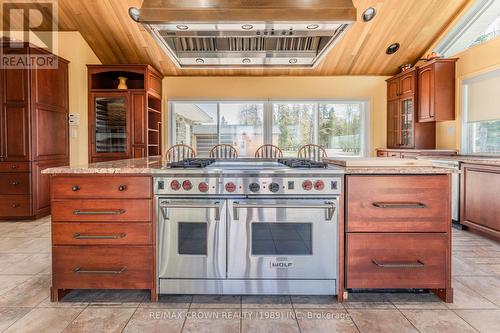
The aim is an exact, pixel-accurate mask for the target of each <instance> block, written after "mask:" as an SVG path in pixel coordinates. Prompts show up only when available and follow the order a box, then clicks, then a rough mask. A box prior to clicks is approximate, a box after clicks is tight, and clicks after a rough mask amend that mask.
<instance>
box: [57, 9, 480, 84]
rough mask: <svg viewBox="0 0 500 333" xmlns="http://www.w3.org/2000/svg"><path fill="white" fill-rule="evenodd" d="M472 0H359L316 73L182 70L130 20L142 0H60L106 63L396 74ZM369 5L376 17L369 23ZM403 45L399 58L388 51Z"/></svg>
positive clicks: (169, 70)
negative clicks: (346, 28)
mask: <svg viewBox="0 0 500 333" xmlns="http://www.w3.org/2000/svg"><path fill="white" fill-rule="evenodd" d="M470 1H471V0H418V1H413V0H353V3H354V5H355V7H356V8H357V10H358V21H357V22H356V23H355V24H354V25H353V27H352V28H351V29H350V30H349V31H348V33H347V34H346V36H345V37H344V38H343V39H342V40H341V41H340V42H339V43H338V44H337V45H336V46H335V47H334V48H333V50H331V52H330V53H329V54H328V55H327V56H326V57H325V58H324V59H323V61H322V62H321V63H320V64H319V65H318V66H317V67H316V68H314V69H290V70H283V69H243V70H241V69H238V70H234V69H213V70H198V69H195V70H194V69H184V70H181V69H178V68H177V67H176V66H175V64H174V63H173V62H172V61H171V60H170V58H169V57H168V56H167V55H166V54H165V53H164V52H163V50H162V49H161V48H160V47H159V46H158V45H157V44H156V42H155V41H154V40H153V38H152V37H151V36H150V35H149V33H148V32H147V31H145V30H144V28H143V27H142V26H141V25H140V24H137V23H135V22H134V21H132V19H130V17H129V16H128V8H129V7H132V6H134V7H138V8H140V7H141V4H142V0H78V1H76V0H59V26H60V29H61V30H70V31H71V30H78V31H80V33H81V34H82V36H83V37H84V38H85V40H86V41H87V42H88V43H89V45H90V47H91V48H92V49H93V50H94V52H95V53H96V55H97V56H98V57H99V59H100V60H101V62H102V63H105V64H124V63H148V64H152V65H153V66H154V67H156V68H157V69H159V70H160V71H161V72H162V73H163V74H164V75H392V74H394V73H397V72H398V67H399V66H400V65H401V64H405V63H415V62H416V61H417V60H418V58H420V57H421V56H423V53H424V52H425V51H426V50H427V49H428V48H429V47H430V46H431V45H432V44H433V42H435V40H436V39H437V38H438V37H439V35H440V34H441V33H442V32H443V30H444V29H446V28H447V27H448V25H449V24H450V23H451V21H452V20H453V19H454V18H455V17H456V16H457V15H459V14H460V12H461V11H462V10H463V9H464V8H465V6H467V5H468V3H469V2H470ZM368 7H374V8H376V10H377V15H376V17H375V18H374V19H373V20H372V21H370V22H368V23H365V22H363V21H362V20H361V19H360V17H361V14H362V13H363V11H364V10H365V9H366V8H368ZM394 42H399V43H400V44H401V48H400V50H399V51H398V52H397V53H396V54H394V55H386V54H385V50H386V48H387V47H388V46H389V45H390V44H391V43H394Z"/></svg>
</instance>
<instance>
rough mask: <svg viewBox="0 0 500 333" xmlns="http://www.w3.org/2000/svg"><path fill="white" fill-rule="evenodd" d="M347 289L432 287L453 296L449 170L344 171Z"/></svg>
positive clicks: (449, 298)
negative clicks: (412, 171)
mask: <svg viewBox="0 0 500 333" xmlns="http://www.w3.org/2000/svg"><path fill="white" fill-rule="evenodd" d="M345 184H346V194H345V196H346V203H345V210H346V213H345V216H346V218H345V227H346V235H345V252H346V253H345V286H346V288H347V289H430V290H432V291H433V292H434V293H435V294H436V295H438V296H439V297H440V298H441V299H442V300H444V301H446V302H448V303H450V302H452V301H453V289H452V287H451V204H450V197H451V177H450V175H449V174H425V175H424V174H398V175H396V174H392V175H370V174H366V175H365V174H362V175H347V176H346V182H345Z"/></svg>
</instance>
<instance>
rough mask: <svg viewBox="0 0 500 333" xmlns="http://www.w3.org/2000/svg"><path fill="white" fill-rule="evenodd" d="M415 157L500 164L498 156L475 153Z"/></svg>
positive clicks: (419, 157)
mask: <svg viewBox="0 0 500 333" xmlns="http://www.w3.org/2000/svg"><path fill="white" fill-rule="evenodd" d="M417 159H422V160H435V161H457V162H461V163H473V164H488V165H500V156H475V155H455V156H432V155H429V156H426V155H420V156H417Z"/></svg>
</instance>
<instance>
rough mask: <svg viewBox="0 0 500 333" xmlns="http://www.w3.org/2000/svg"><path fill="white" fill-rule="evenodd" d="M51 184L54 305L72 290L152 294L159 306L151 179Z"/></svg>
mask: <svg viewBox="0 0 500 333" xmlns="http://www.w3.org/2000/svg"><path fill="white" fill-rule="evenodd" d="M51 182H52V187H53V189H54V191H53V192H52V288H51V299H52V300H53V301H58V300H59V299H60V298H61V297H62V296H64V294H65V293H67V292H68V291H69V290H71V289H149V290H150V292H151V298H152V300H156V299H157V295H156V281H155V231H154V230H155V227H154V223H153V199H152V197H153V194H152V190H151V189H152V178H151V176H111V175H106V176H98V175H90V176H81V175H78V176H70V175H55V176H52V181H51ZM0 198H1V197H0Z"/></svg>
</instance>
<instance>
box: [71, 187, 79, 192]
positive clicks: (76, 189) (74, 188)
mask: <svg viewBox="0 0 500 333" xmlns="http://www.w3.org/2000/svg"><path fill="white" fill-rule="evenodd" d="M79 190H80V186H78V185H73V187H71V191H73V192H76V191H79Z"/></svg>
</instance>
